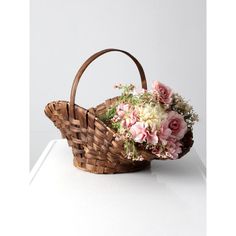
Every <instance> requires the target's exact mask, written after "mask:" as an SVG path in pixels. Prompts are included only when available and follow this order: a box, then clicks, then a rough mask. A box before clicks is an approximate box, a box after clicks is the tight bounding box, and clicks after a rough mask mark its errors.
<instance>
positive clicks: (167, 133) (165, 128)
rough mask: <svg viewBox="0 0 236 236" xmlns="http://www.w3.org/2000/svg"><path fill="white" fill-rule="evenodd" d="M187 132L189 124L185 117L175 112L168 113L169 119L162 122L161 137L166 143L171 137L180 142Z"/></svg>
mask: <svg viewBox="0 0 236 236" xmlns="http://www.w3.org/2000/svg"><path fill="white" fill-rule="evenodd" d="M186 132H187V123H186V122H185V120H184V118H183V116H181V115H180V114H179V113H177V112H175V111H171V112H169V113H168V117H167V119H166V120H165V121H164V122H162V124H161V128H160V133H159V137H160V139H161V140H162V141H164V142H165V140H167V139H168V138H169V137H172V138H175V139H177V140H180V139H182V138H183V137H184V135H185V134H186Z"/></svg>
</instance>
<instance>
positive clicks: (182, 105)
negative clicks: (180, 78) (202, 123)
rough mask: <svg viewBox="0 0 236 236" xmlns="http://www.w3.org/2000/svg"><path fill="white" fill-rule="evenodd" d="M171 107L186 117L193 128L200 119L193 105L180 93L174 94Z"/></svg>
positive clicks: (189, 125)
mask: <svg viewBox="0 0 236 236" xmlns="http://www.w3.org/2000/svg"><path fill="white" fill-rule="evenodd" d="M171 109H172V110H174V111H176V112H178V113H179V114H180V115H182V116H183V117H184V119H185V121H186V123H187V125H188V127H189V128H192V126H193V125H194V124H195V123H196V122H197V121H199V118H198V115H197V114H196V113H195V112H194V110H193V107H192V106H191V105H189V104H188V102H187V101H186V100H185V99H184V98H183V97H182V96H180V95H179V94H178V93H174V94H173V95H172V104H171Z"/></svg>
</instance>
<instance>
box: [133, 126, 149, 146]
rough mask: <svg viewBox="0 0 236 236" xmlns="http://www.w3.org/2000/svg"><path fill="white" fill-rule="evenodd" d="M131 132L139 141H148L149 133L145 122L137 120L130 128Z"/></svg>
mask: <svg viewBox="0 0 236 236" xmlns="http://www.w3.org/2000/svg"><path fill="white" fill-rule="evenodd" d="M130 133H131V135H132V137H133V139H134V141H135V142H137V143H143V142H145V141H146V137H147V133H146V127H145V124H144V123H143V122H137V123H135V124H134V125H132V126H131V128H130Z"/></svg>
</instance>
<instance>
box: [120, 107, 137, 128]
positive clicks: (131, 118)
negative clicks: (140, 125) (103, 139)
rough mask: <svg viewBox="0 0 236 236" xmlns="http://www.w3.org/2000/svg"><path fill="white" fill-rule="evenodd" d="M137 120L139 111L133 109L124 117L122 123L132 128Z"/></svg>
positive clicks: (125, 126) (123, 125)
mask: <svg viewBox="0 0 236 236" xmlns="http://www.w3.org/2000/svg"><path fill="white" fill-rule="evenodd" d="M137 120H138V117H137V112H136V111H131V112H130V114H128V115H127V116H124V117H123V120H122V121H121V125H122V127H124V128H130V127H131V126H132V125H133V124H135V123H136V121H137Z"/></svg>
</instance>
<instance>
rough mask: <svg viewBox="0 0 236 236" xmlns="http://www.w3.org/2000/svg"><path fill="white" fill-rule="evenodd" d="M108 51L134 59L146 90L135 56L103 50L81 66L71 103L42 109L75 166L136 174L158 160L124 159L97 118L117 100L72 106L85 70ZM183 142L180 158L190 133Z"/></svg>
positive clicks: (117, 143) (121, 149) (118, 143)
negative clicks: (67, 147)
mask: <svg viewBox="0 0 236 236" xmlns="http://www.w3.org/2000/svg"><path fill="white" fill-rule="evenodd" d="M111 51H117V52H121V53H124V54H126V55H127V56H129V57H130V58H131V59H132V60H133V62H134V63H135V64H136V66H137V68H138V70H139V74H140V77H141V83H142V88H144V89H147V82H146V78H145V73H144V70H143V68H142V66H141V64H140V63H139V62H138V60H137V59H136V58H135V57H133V56H132V55H131V54H130V53H128V52H126V51H123V50H119V49H106V50H102V51H100V52H97V53H96V54H94V55H93V56H91V57H90V58H88V59H87V60H86V61H85V62H84V64H83V65H82V66H81V68H80V69H79V71H78V73H77V74H76V76H75V79H74V82H73V85H72V89H71V95H70V102H67V101H54V102H51V103H49V104H47V106H46V107H45V114H46V115H47V116H48V117H49V119H51V120H52V121H53V122H54V124H55V126H56V127H57V128H58V129H60V131H61V134H62V137H63V138H66V139H67V141H68V144H69V146H71V147H72V151H73V155H74V165H75V166H76V167H78V168H80V169H83V170H85V171H89V172H92V173H97V174H111V173H124V172H132V171H138V170H141V169H144V168H145V167H147V166H149V165H150V161H151V160H153V159H158V158H157V157H156V156H154V155H153V154H151V153H150V152H147V151H145V150H141V154H142V156H143V157H144V160H143V161H132V160H129V159H127V158H126V157H125V152H124V147H123V142H122V141H117V140H115V137H114V134H115V132H114V131H113V130H112V129H111V128H109V127H107V125H105V124H104V123H103V122H102V121H101V120H100V119H99V118H98V117H100V115H102V114H104V113H105V112H106V110H107V109H108V108H109V107H110V105H111V104H112V103H114V102H115V101H116V100H117V97H115V98H111V99H108V100H106V101H105V102H104V103H102V104H100V105H98V106H97V107H95V108H90V109H85V108H83V107H80V106H78V105H76V104H75V95H76V89H77V86H78V83H79V80H80V78H81V76H82V74H83V73H84V71H85V70H86V68H87V67H88V66H89V64H90V63H91V62H92V61H94V60H95V59H96V58H97V57H99V56H101V55H103V54H104V53H107V52H111ZM182 141H183V143H184V147H183V152H182V154H181V155H180V156H179V158H180V157H182V156H183V155H185V154H186V153H187V152H188V151H189V150H190V148H191V146H192V144H193V139H192V132H191V131H189V132H188V133H187V134H186V135H185V137H184V138H183V140H182Z"/></svg>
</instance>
